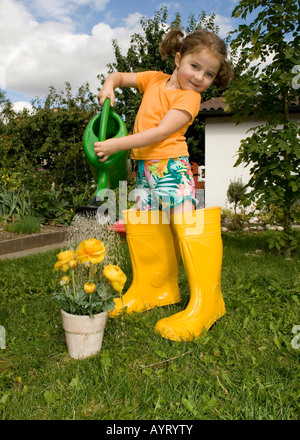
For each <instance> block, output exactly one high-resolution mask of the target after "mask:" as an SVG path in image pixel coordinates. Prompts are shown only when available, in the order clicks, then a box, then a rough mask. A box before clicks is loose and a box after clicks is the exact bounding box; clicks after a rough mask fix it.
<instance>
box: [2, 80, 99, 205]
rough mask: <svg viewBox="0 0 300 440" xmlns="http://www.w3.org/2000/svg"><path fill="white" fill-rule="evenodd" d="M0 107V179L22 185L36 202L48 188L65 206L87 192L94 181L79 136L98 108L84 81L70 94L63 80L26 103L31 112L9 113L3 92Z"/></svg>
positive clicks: (37, 202) (41, 202) (42, 203)
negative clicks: (58, 86)
mask: <svg viewBox="0 0 300 440" xmlns="http://www.w3.org/2000/svg"><path fill="white" fill-rule="evenodd" d="M1 103H3V104H1ZM0 105H1V106H2V109H3V110H2V114H1V116H2V115H3V116H2V118H4V122H3V121H1V120H0V183H1V182H6V185H7V186H9V185H11V186H13V187H14V186H16V187H20V186H21V185H23V186H24V187H25V188H26V189H27V190H28V191H30V193H31V198H32V201H33V203H35V204H36V205H39V206H42V205H44V204H46V202H45V194H46V193H47V192H49V191H50V190H51V188H53V186H55V190H56V191H57V193H58V192H59V197H60V198H61V199H63V198H65V199H66V200H67V201H68V204H69V205H71V203H72V201H73V200H75V199H76V197H77V198H80V197H81V195H83V194H84V193H85V192H86V193H87V192H88V189H89V187H90V186H91V185H92V184H93V183H94V180H93V178H92V176H91V173H90V170H89V165H88V162H87V160H86V157H85V154H84V151H83V148H82V138H83V134H84V130H85V128H86V126H87V124H88V122H89V121H90V120H91V118H92V117H93V116H94V115H95V114H96V113H97V111H99V107H98V105H97V103H96V96H94V95H92V93H91V92H90V90H89V85H88V84H87V83H86V84H84V85H83V86H81V87H79V89H78V90H77V93H75V94H74V93H73V92H72V89H71V86H70V84H69V83H66V87H65V90H64V91H61V92H57V91H56V90H55V88H54V87H52V86H51V87H50V90H49V94H48V96H47V97H46V99H45V100H41V99H35V100H34V101H33V102H32V105H33V111H32V112H29V111H28V110H27V109H24V110H23V111H22V112H18V113H17V114H16V113H14V112H12V110H11V107H12V105H11V103H9V101H8V100H6V98H5V95H4V94H3V95H1V94H0ZM93 192H94V190H90V197H89V198H91V194H93ZM53 193H54V192H53ZM86 197H88V194H86Z"/></svg>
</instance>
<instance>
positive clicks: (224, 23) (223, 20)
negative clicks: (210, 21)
mask: <svg viewBox="0 0 300 440" xmlns="http://www.w3.org/2000/svg"><path fill="white" fill-rule="evenodd" d="M215 24H216V25H217V26H219V28H220V37H222V38H225V37H226V36H227V35H228V33H229V32H230V31H233V29H234V28H233V25H232V22H231V20H230V18H228V17H223V16H222V15H219V14H216V17H215Z"/></svg>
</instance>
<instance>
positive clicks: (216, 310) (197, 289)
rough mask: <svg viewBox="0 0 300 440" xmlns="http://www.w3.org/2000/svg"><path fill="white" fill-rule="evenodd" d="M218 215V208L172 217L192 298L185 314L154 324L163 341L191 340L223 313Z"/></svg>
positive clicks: (219, 212) (221, 249)
mask: <svg viewBox="0 0 300 440" xmlns="http://www.w3.org/2000/svg"><path fill="white" fill-rule="evenodd" d="M220 216H221V208H219V207H216V208H205V209H199V210H197V211H191V212H184V213H182V214H175V215H173V216H172V217H171V222H172V227H173V228H174V231H175V234H176V237H177V239H178V241H179V246H180V251H181V256H182V259H183V263H184V268H185V272H186V276H187V279H188V283H189V287H190V295H191V296H190V301H189V304H188V306H187V308H186V309H185V310H184V311H181V312H179V313H177V314H175V315H173V316H170V317H168V318H164V319H161V320H160V321H158V322H157V324H156V326H155V332H156V333H159V334H161V335H162V336H163V337H164V338H167V339H171V340H173V341H181V340H184V341H189V340H192V339H194V338H197V337H198V336H200V335H201V333H202V331H203V329H204V328H206V329H207V330H208V329H209V328H210V327H211V326H212V325H213V324H214V322H215V321H216V320H217V319H219V318H220V317H221V316H223V315H224V314H225V304H224V300H223V296H222V292H221V267H222V255H223V244H222V239H221V221H220V220H221V219H220Z"/></svg>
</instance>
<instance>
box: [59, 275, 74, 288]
mask: <svg viewBox="0 0 300 440" xmlns="http://www.w3.org/2000/svg"><path fill="white" fill-rule="evenodd" d="M70 282H71V278H70V277H68V276H65V277H62V279H61V280H60V283H59V284H60V285H61V286H66V285H67V284H70Z"/></svg>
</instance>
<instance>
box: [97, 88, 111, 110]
mask: <svg viewBox="0 0 300 440" xmlns="http://www.w3.org/2000/svg"><path fill="white" fill-rule="evenodd" d="M107 98H109V99H110V105H111V107H113V106H114V104H115V93H114V89H113V88H112V87H109V86H106V87H105V85H104V86H103V89H102V90H100V92H99V93H98V101H99V104H100V105H102V106H103V104H104V101H105V100H106V99H107Z"/></svg>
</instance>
